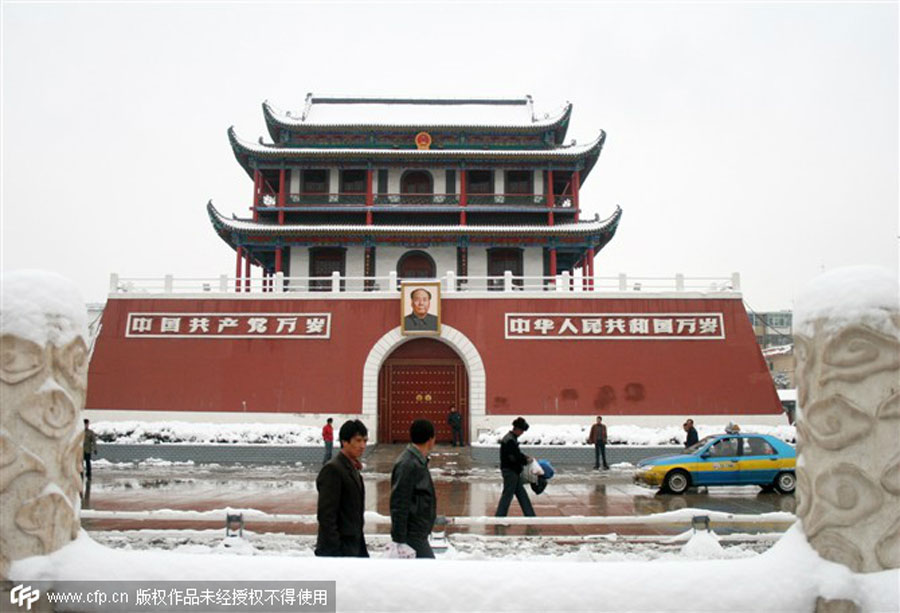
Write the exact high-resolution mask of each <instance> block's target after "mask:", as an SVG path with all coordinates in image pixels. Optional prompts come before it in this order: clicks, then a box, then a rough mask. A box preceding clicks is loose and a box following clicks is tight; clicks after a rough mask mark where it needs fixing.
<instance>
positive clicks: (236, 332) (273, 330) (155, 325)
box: [125, 313, 331, 339]
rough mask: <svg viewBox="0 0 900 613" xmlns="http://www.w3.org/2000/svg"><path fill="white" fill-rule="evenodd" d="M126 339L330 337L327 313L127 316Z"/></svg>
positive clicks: (154, 314)
mask: <svg viewBox="0 0 900 613" xmlns="http://www.w3.org/2000/svg"><path fill="white" fill-rule="evenodd" d="M125 337H126V338H220V339H221V338H230V339H234V338H268V339H272V338H284V339H304V338H321V339H327V338H330V337H331V314H330V313H128V319H127V320H126V328H125Z"/></svg>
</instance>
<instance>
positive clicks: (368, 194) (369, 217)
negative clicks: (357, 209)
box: [366, 168, 375, 226]
mask: <svg viewBox="0 0 900 613" xmlns="http://www.w3.org/2000/svg"><path fill="white" fill-rule="evenodd" d="M373 204H375V196H374V194H373V191H372V169H371V168H369V169H368V170H367V171H366V206H367V207H368V209H367V210H366V225H367V226H371V225H372V205H373Z"/></svg>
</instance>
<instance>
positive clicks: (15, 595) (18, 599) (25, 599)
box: [9, 585, 41, 611]
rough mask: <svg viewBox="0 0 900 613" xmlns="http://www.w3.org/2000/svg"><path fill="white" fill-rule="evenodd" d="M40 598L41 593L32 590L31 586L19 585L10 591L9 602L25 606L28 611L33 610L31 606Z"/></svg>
mask: <svg viewBox="0 0 900 613" xmlns="http://www.w3.org/2000/svg"><path fill="white" fill-rule="evenodd" d="M40 597H41V591H40V590H38V589H31V586H30V585H17V586H16V587H14V588H13V589H11V590H10V591H9V601H10V602H11V603H12V604H14V605H16V606H21V605H25V610H27V611H30V610H31V605H33V604H34V603H35V602H36V601H37V599H38V598H40Z"/></svg>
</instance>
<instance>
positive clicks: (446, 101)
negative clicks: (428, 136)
mask: <svg viewBox="0 0 900 613" xmlns="http://www.w3.org/2000/svg"><path fill="white" fill-rule="evenodd" d="M571 108H572V105H571V104H570V103H566V104H565V106H564V107H563V109H562V110H561V111H560V112H558V113H556V114H554V115H552V116H550V115H544V116H543V117H540V118H539V117H535V115H534V110H533V105H532V100H531V96H525V97H521V98H398V97H393V98H384V97H378V98H374V97H347V96H344V97H338V96H316V95H314V94H307V96H306V106H305V108H304V109H303V111H302V112H301V113H299V114H298V113H292V112H290V111H281V110H279V109H276V108H275V107H274V106H273V105H272V104H270V103H269V102H268V101H267V102H264V103H263V112H264V113H265V114H266V116H267V120H268V119H269V117H271V119H272V120H273V121H276V122H278V123H280V124H281V125H283V126H284V127H287V128H298V127H303V126H310V127H316V128H322V127H421V128H426V127H427V128H439V127H456V128H460V127H475V128H487V127H495V128H496V127H508V128H532V127H534V128H538V129H547V128H549V127H552V126H554V125H555V124H557V123H559V122H560V121H562V120H563V119H564V118H565V117H567V116H568V115H569V113H570V112H571ZM298 115H299V116H298Z"/></svg>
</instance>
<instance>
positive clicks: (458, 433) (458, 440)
mask: <svg viewBox="0 0 900 613" xmlns="http://www.w3.org/2000/svg"><path fill="white" fill-rule="evenodd" d="M451 430H452V431H453V446H454V447H456V446H457V445H459V446H460V447H462V445H463V438H462V428H451Z"/></svg>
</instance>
